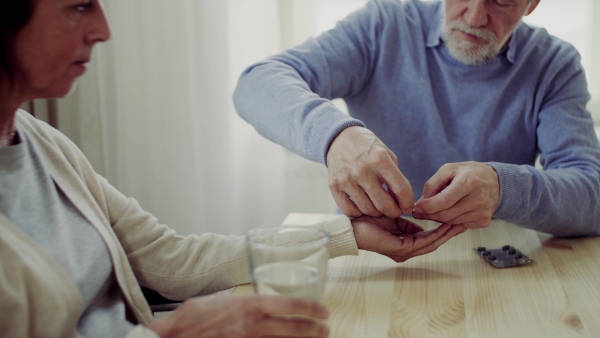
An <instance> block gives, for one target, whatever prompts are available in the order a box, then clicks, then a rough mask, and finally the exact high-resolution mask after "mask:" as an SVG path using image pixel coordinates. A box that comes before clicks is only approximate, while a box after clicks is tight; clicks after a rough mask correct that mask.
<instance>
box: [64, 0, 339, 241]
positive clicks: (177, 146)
mask: <svg viewBox="0 0 600 338" xmlns="http://www.w3.org/2000/svg"><path fill="white" fill-rule="evenodd" d="M105 7H106V12H107V16H108V18H109V21H110V23H111V27H112V33H113V38H112V40H111V41H110V42H108V43H105V44H102V45H100V46H98V47H97V48H96V49H97V50H96V52H95V55H94V60H93V63H92V65H91V67H90V69H89V72H88V74H87V75H86V76H84V78H83V79H82V80H81V81H80V83H79V86H78V88H77V89H76V91H75V92H74V93H73V95H71V96H70V97H68V98H67V99H64V100H61V101H60V102H59V111H60V114H59V128H60V129H61V130H62V131H63V132H65V133H66V134H67V135H68V136H70V137H71V138H72V139H73V140H74V141H75V142H76V143H77V144H78V145H79V146H80V147H81V148H82V150H83V151H84V152H85V154H86V155H87V156H88V158H89V159H90V160H91V162H92V164H93V165H94V167H95V168H96V170H97V171H98V172H99V173H101V174H103V175H105V176H106V177H107V178H108V179H109V181H110V182H111V183H112V184H113V185H115V186H116V187H117V188H119V189H120V190H121V191H122V192H123V193H125V194H126V195H128V196H131V197H134V198H136V199H137V200H138V201H139V202H140V203H141V205H142V207H144V208H145V209H146V210H148V211H150V212H152V213H153V214H154V215H155V216H157V217H158V218H159V221H161V222H163V223H166V224H169V225H170V226H171V227H173V228H175V229H176V230H177V231H178V232H179V233H181V234H188V233H201V232H218V233H224V234H243V233H244V232H245V231H247V230H248V229H250V228H253V227H258V226H266V225H274V224H279V223H280V222H281V221H282V220H283V218H284V217H285V215H286V214H287V213H289V212H302V211H305V212H333V211H334V210H335V204H334V203H333V200H332V199H331V197H330V196H329V191H328V189H327V180H326V169H325V168H323V167H322V165H319V164H316V163H312V162H309V161H308V160H305V159H302V158H299V157H297V156H296V155H294V154H291V153H290V152H288V151H286V150H284V149H283V148H282V147H280V146H278V145H276V144H274V143H271V142H269V141H267V140H265V139H264V138H262V137H261V136H259V135H258V134H257V133H256V131H254V129H253V128H252V127H251V126H250V125H248V124H247V123H246V122H244V121H243V120H242V119H241V118H240V117H239V116H238V115H237V114H236V113H235V110H234V107H233V104H232V99H231V96H232V93H233V89H234V86H235V84H236V82H237V78H238V76H239V75H240V73H241V72H242V70H243V69H244V68H245V67H247V66H248V65H250V64H251V63H253V62H255V61H258V60H259V59H261V58H263V57H266V56H268V55H271V54H274V53H276V52H278V51H279V50H280V49H281V41H282V39H281V37H280V35H279V34H280V33H279V32H280V24H281V22H280V21H279V17H280V6H279V2H278V1H276V0H252V1H249V0H227V1H223V0H207V1H198V0H169V1H166V0H128V1H117V0H113V1H110V0H109V1H105Z"/></svg>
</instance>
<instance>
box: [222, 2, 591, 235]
mask: <svg viewBox="0 0 600 338" xmlns="http://www.w3.org/2000/svg"><path fill="white" fill-rule="evenodd" d="M442 15H443V3H442V2H420V1H417V0H409V1H399V0H373V1H371V2H369V3H368V4H367V5H366V6H365V7H363V8H361V9H359V10H358V11H356V12H354V13H353V14H351V15H350V16H348V17H347V18H345V19H344V20H342V21H340V22H339V23H338V24H337V26H336V27H335V28H334V29H332V30H330V31H327V32H325V33H323V34H322V35H320V36H319V37H316V38H311V39H309V40H307V41H306V42H304V43H302V44H300V45H299V46H296V47H294V48H292V49H289V50H286V51H284V52H282V53H280V54H278V55H275V56H273V57H270V58H268V59H266V60H263V61H260V62H258V63H256V64H254V65H252V66H251V67H249V68H248V69H246V70H245V71H244V73H243V74H242V76H241V77H240V79H239V83H238V86H237V88H236V90H235V93H234V103H235V106H236V109H237V111H238V113H239V114H240V116H242V117H243V118H244V119H245V120H247V121H248V122H250V123H251V124H252V125H254V127H255V128H256V129H257V130H258V132H259V133H261V134H262V135H264V136H265V137H267V138H269V139H270V140H272V141H275V142H277V143H279V144H281V145H283V146H284V147H286V148H288V149H291V150H293V151H295V152H297V153H298V154H300V155H302V156H304V157H306V158H308V159H311V160H313V161H319V162H321V163H323V164H326V162H325V159H326V153H327V149H328V146H329V144H330V142H331V140H332V139H333V138H334V137H335V136H336V135H337V134H338V133H339V132H340V131H341V130H343V129H344V128H347V127H348V126H352V125H360V126H366V127H367V128H369V129H370V130H371V131H373V132H374V133H375V134H376V135H377V136H378V137H379V138H380V139H381V140H382V141H383V142H384V143H385V144H386V145H387V146H388V147H389V148H390V149H391V150H392V151H393V152H394V153H395V154H396V155H397V156H398V162H399V168H400V170H401V171H402V173H403V174H404V175H405V176H406V178H407V179H408V180H409V181H410V183H411V185H412V188H413V190H414V195H415V200H416V199H418V198H419V197H420V196H421V194H422V189H423V185H424V183H425V182H426V181H427V180H428V179H429V178H430V177H431V176H432V175H433V174H434V173H435V172H436V171H437V170H438V169H439V168H440V166H441V165H443V164H444V163H450V162H462V161H479V162H485V163H487V164H489V165H491V166H492V167H494V169H495V170H496V171H497V172H498V176H499V182H500V201H499V206H498V208H497V210H496V212H495V213H494V217H495V218H498V219H503V220H506V221H509V222H512V223H515V224H519V225H521V226H524V227H528V228H531V229H535V230H539V231H543V232H548V233H552V234H556V235H563V236H571V235H586V234H600V203H599V197H600V145H599V143H598V139H597V137H596V135H595V132H594V123H593V121H592V118H591V115H590V113H589V112H588V111H587V110H586V104H587V102H588V101H589V99H590V95H589V93H588V91H587V83H586V79H585V74H584V71H583V68H582V66H581V64H580V56H579V54H578V52H577V51H576V50H575V48H573V47H572V46H571V45H570V44H568V43H566V42H564V41H561V40H559V39H557V38H555V37H553V36H551V35H549V34H548V33H547V31H546V30H544V29H542V28H535V27H531V26H528V25H526V24H525V23H521V24H520V25H519V27H518V28H517V30H516V31H515V32H514V34H513V36H512V38H511V40H510V42H509V43H508V45H507V48H506V49H505V50H504V51H503V52H502V53H501V54H500V55H499V56H498V57H496V58H495V59H493V60H491V61H490V62H488V63H486V64H484V65H482V66H469V65H465V64H462V63H460V62H458V61H456V60H455V59H453V58H452V57H451V56H450V55H449V53H448V50H447V48H446V46H445V44H444V42H443V41H442V39H441V25H442V18H441V17H442ZM333 98H343V99H344V100H345V102H346V103H347V105H348V109H349V112H350V116H348V115H345V114H344V113H343V112H341V111H339V110H338V109H337V108H336V107H335V106H334V105H333V104H332V103H331V102H330V99H333ZM538 155H539V156H540V157H539V160H540V163H541V165H542V166H543V170H538V169H536V168H535V167H534V163H535V160H536V157H537V156H538Z"/></svg>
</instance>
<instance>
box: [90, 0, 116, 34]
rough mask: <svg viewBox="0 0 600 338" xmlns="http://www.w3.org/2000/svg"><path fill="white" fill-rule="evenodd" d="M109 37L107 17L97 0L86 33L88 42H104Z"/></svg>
mask: <svg viewBox="0 0 600 338" xmlns="http://www.w3.org/2000/svg"><path fill="white" fill-rule="evenodd" d="M110 37H111V32H110V25H109V24H108V19H107V18H106V15H105V14H104V8H103V7H102V4H101V3H100V2H98V5H97V6H96V7H95V9H94V12H93V18H92V24H91V25H90V30H89V32H88V34H87V40H88V42H89V43H96V42H104V41H107V40H109V39H110Z"/></svg>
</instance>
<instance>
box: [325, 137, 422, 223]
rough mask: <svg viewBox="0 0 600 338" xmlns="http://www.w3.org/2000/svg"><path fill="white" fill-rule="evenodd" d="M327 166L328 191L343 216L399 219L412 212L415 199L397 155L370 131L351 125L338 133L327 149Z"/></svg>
mask: <svg viewBox="0 0 600 338" xmlns="http://www.w3.org/2000/svg"><path fill="white" fill-rule="evenodd" d="M327 167H328V171H329V190H331V194H332V195H333V198H334V199H335V202H336V203H337V205H338V207H339V208H340V210H341V211H342V212H343V213H344V214H345V215H346V216H349V217H359V216H362V215H369V216H374V217H378V216H381V215H385V216H387V217H389V218H398V217H400V215H402V214H406V213H410V212H411V211H412V208H413V205H414V196H413V193H412V189H411V186H410V183H409V182H408V180H407V179H406V178H405V177H404V175H402V173H401V172H400V169H398V159H397V157H396V155H395V154H394V153H393V152H392V151H391V150H390V149H389V148H388V147H387V146H386V145H385V144H384V143H383V142H382V141H381V140H380V139H379V138H378V137H377V136H375V134H373V133H372V132H371V131H370V130H368V129H366V128H363V127H358V126H354V127H349V128H346V129H344V130H343V131H342V132H341V133H339V134H338V135H337V136H336V137H335V138H334V139H333V141H332V142H331V145H330V146H329V150H328V152H327ZM382 183H385V184H386V185H387V189H388V190H387V191H386V190H385V189H384V188H383V187H382Z"/></svg>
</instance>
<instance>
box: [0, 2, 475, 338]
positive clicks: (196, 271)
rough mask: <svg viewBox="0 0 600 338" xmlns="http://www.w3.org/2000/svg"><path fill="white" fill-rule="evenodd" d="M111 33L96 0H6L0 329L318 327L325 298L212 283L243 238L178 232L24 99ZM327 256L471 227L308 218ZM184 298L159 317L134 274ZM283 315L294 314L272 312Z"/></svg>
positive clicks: (171, 332)
mask: <svg viewBox="0 0 600 338" xmlns="http://www.w3.org/2000/svg"><path fill="white" fill-rule="evenodd" d="M109 38H110V31H109V27H108V24H107V21H106V18H105V16H104V12H103V9H102V6H101V4H100V3H99V1H98V0H2V1H1V2H0V47H1V48H0V187H1V190H0V308H2V315H1V316H0V331H1V332H2V335H3V336H6V337H75V336H95V337H125V336H127V337H157V336H161V337H171V336H177V337H195V336H197V337H203V336H210V337H215V336H219V337H221V336H234V337H241V336H244V337H260V336H263V335H269V336H302V337H321V336H326V335H327V334H328V328H327V326H326V324H325V323H324V322H323V321H322V319H325V318H327V316H328V312H327V309H326V308H325V307H324V306H323V305H322V304H319V303H317V302H313V301H309V300H302V299H297V298H291V297H286V296H270V297H267V296H215V295H213V296H207V297H196V298H191V297H194V296H197V295H201V294H206V293H211V292H214V291H218V290H223V289H226V288H229V287H231V286H234V285H237V284H241V283H248V282H249V281H250V278H249V273H248V267H247V265H246V264H247V263H246V250H245V244H244V238H243V237H235V236H220V235H215V234H203V235H201V236H187V237H182V236H178V235H176V234H175V233H174V231H172V230H170V229H169V228H168V227H166V226H165V225H161V224H158V222H157V220H156V218H154V217H153V216H152V215H150V214H149V213H147V212H145V211H144V210H142V209H141V208H140V206H139V205H138V204H137V202H136V201H135V200H133V199H129V198H126V197H125V196H123V195H122V194H121V193H120V192H119V191H117V190H116V189H115V188H114V187H113V186H111V185H110V184H109V183H108V182H107V181H106V179H104V178H103V177H101V176H99V175H98V174H96V173H95V172H94V170H93V169H92V167H91V166H90V164H89V163H88V161H87V160H86V158H85V157H84V155H83V154H82V153H81V152H80V151H79V149H78V148H77V147H76V146H75V145H74V144H73V143H72V142H70V141H69V140H68V139H67V138H66V137H65V136H64V135H62V134H61V133H59V132H58V131H56V130H54V129H53V128H51V127H49V126H48V125H46V124H44V123H43V122H40V121H38V120H36V119H35V118H34V117H32V116H31V115H29V114H27V113H26V112H24V111H22V110H19V107H20V106H21V105H22V104H23V103H24V102H27V101H28V100H32V99H36V98H48V97H63V96H65V95H67V93H69V91H70V90H71V88H72V86H73V84H74V82H75V81H76V79H77V78H78V77H79V76H80V75H82V74H83V73H84V72H85V70H86V67H87V64H88V62H89V61H90V55H91V52H92V48H93V47H94V45H95V44H96V43H97V42H102V41H106V40H108V39H109ZM315 226H317V227H320V228H322V229H324V230H325V231H327V232H328V233H329V234H330V236H331V239H332V241H331V244H332V245H331V257H335V256H339V255H346V254H357V252H358V248H361V249H366V250H372V251H376V252H379V253H382V254H384V255H387V256H388V257H391V258H392V259H394V260H396V261H404V260H406V259H409V258H411V257H414V256H417V255H422V254H425V253H428V252H431V251H433V250H435V249H436V248H437V247H438V246H440V245H442V244H443V243H445V242H446V241H447V240H449V239H450V238H452V237H453V236H455V235H457V234H459V233H461V232H462V231H464V230H465V228H464V227H463V226H460V225H459V226H449V225H441V226H440V227H438V228H437V229H434V230H432V231H429V232H423V229H422V228H420V227H419V226H418V225H416V224H414V223H411V222H409V221H406V220H404V219H396V220H392V219H388V218H367V217H363V218H359V219H353V220H350V219H347V218H340V219H338V220H335V221H332V222H329V223H324V224H317V225H315ZM140 284H141V285H144V286H147V287H150V288H152V289H155V290H157V291H159V292H160V293H161V294H163V295H165V296H167V297H169V298H172V299H178V300H184V299H189V300H187V301H186V302H184V303H183V305H182V306H180V307H179V308H178V309H177V310H175V311H173V312H172V313H170V314H169V315H167V316H164V317H162V318H161V319H159V320H155V321H152V316H151V313H150V310H149V307H148V304H147V303H146V301H145V299H144V297H143V294H142V293H141V291H140V287H139V285H140ZM278 315H300V317H298V316H291V317H290V316H278Z"/></svg>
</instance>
